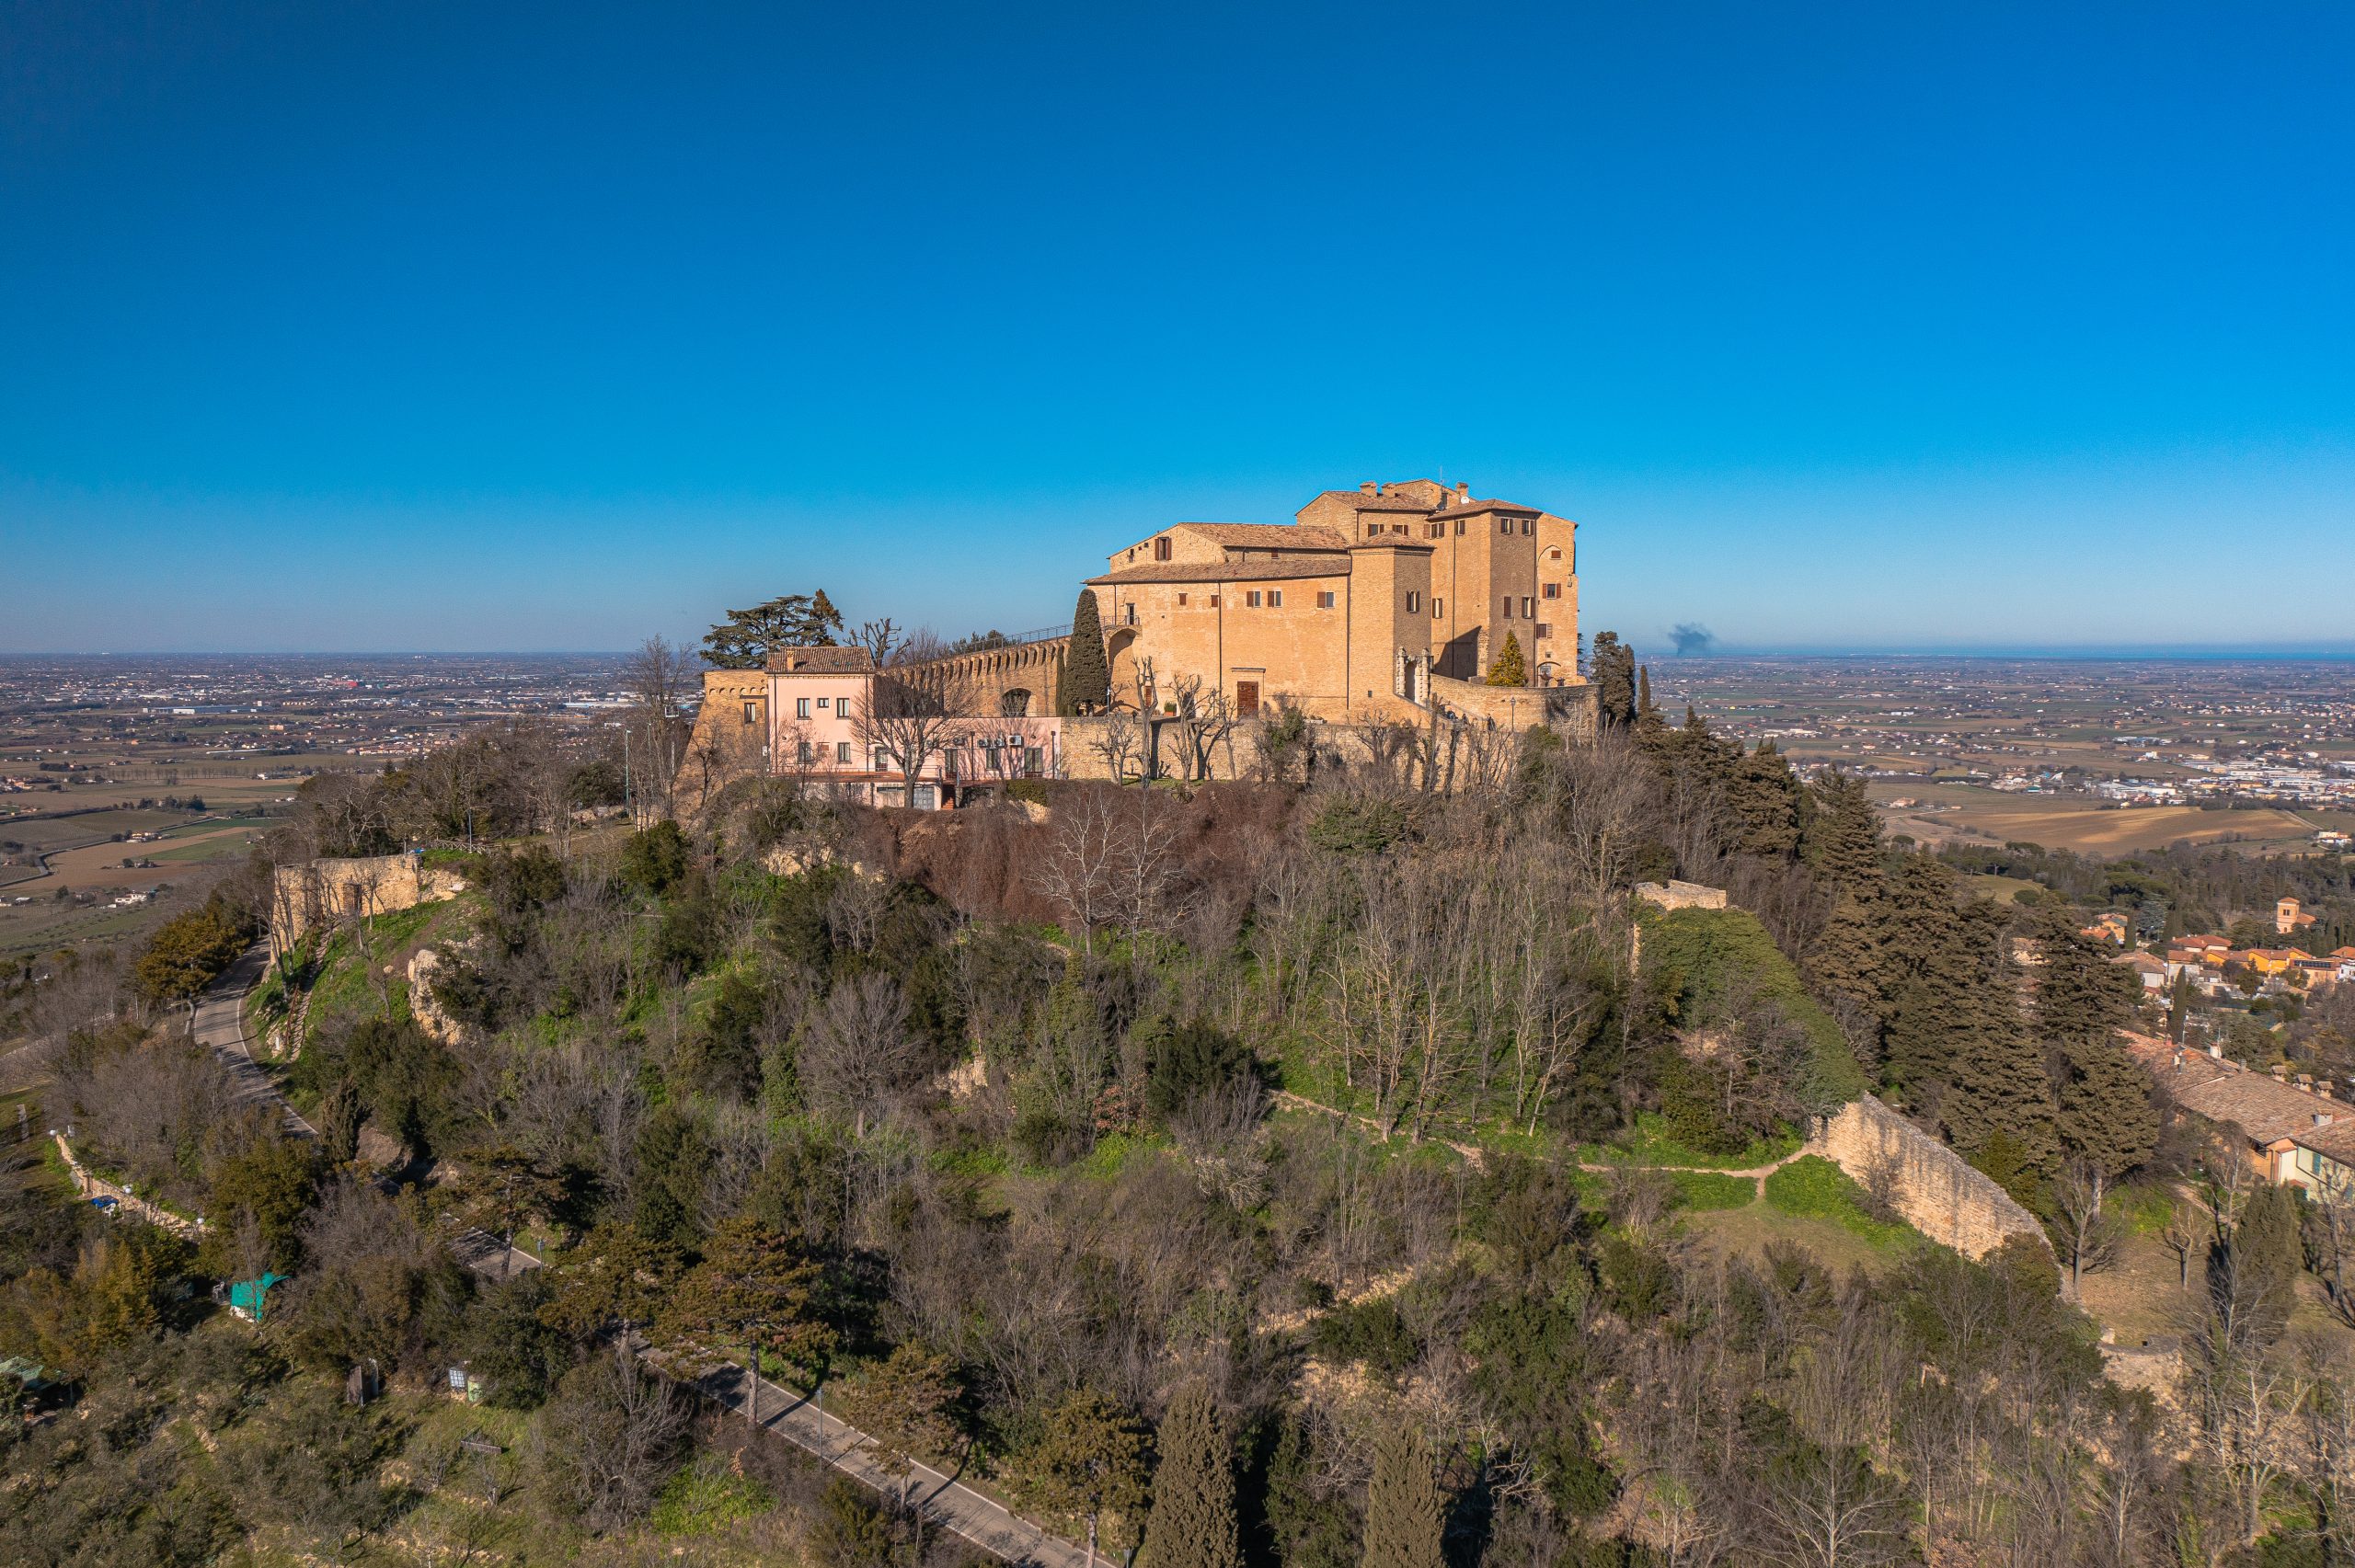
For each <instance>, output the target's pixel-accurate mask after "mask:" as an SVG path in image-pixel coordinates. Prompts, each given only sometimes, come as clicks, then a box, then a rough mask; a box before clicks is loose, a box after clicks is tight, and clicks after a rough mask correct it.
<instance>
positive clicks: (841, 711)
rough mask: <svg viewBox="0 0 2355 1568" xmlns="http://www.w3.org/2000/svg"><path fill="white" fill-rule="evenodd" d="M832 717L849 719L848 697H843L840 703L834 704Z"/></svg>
mask: <svg viewBox="0 0 2355 1568" xmlns="http://www.w3.org/2000/svg"><path fill="white" fill-rule="evenodd" d="M834 716H835V717H836V718H848V717H850V699H849V698H848V697H844V699H843V700H842V701H840V702H838V703H836V704H834Z"/></svg>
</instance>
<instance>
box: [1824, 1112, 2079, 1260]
mask: <svg viewBox="0 0 2355 1568" xmlns="http://www.w3.org/2000/svg"><path fill="white" fill-rule="evenodd" d="M1807 1146H1808V1151H1809V1153H1811V1154H1821V1155H1822V1156H1823V1157H1824V1158H1825V1159H1827V1160H1830V1161H1831V1162H1832V1163H1833V1164H1835V1165H1837V1166H1839V1167H1840V1168H1841V1169H1842V1170H1843V1171H1845V1172H1847V1173H1848V1174H1849V1175H1851V1176H1853V1177H1854V1178H1855V1180H1856V1181H1857V1182H1858V1183H1859V1184H1860V1185H1863V1186H1864V1187H1865V1189H1866V1190H1867V1191H1868V1192H1881V1193H1886V1195H1887V1196H1888V1197H1889V1200H1890V1204H1891V1206H1892V1207H1895V1208H1896V1210H1897V1212H1898V1213H1900V1214H1901V1215H1903V1216H1904V1217H1905V1220H1906V1222H1907V1223H1908V1224H1910V1225H1912V1226H1913V1229H1915V1230H1919V1231H1921V1232H1922V1234H1924V1236H1927V1237H1929V1238H1930V1240H1932V1241H1934V1242H1943V1243H1944V1244H1945V1245H1947V1246H1949V1247H1952V1248H1953V1249H1954V1250H1955V1251H1957V1252H1959V1253H1962V1254H1963V1255H1964V1256H1965V1257H1970V1258H1979V1257H1984V1256H1986V1255H1987V1254H1988V1253H1992V1252H1993V1251H1994V1250H1995V1249H1996V1248H1998V1247H2001V1246H2002V1245H2003V1244H2004V1243H2005V1242H2008V1241H2010V1240H2011V1239H2012V1238H2013V1237H2015V1236H2032V1237H2034V1238H2036V1240H2037V1242H2038V1243H2039V1245H2044V1244H2049V1243H2047V1242H2045V1237H2044V1227H2043V1226H2041V1225H2039V1224H2038V1223H2037V1221H2036V1216H2034V1215H2032V1214H2030V1213H2029V1212H2028V1210H2027V1209H2025V1208H2022V1207H2020V1206H2019V1205H2018V1204H2017V1203H2016V1202H2015V1201H2014V1200H2013V1198H2012V1196H2011V1194H2009V1193H2007V1192H2005V1190H2004V1189H2003V1188H2002V1187H1999V1186H1997V1185H1995V1184H1994V1182H1993V1181H1992V1180H1990V1179H1989V1178H1988V1177H1987V1176H1986V1175H1984V1174H1982V1173H1980V1172H1978V1171H1976V1170H1973V1169H1972V1168H1971V1166H1970V1163H1969V1162H1967V1161H1965V1160H1964V1159H1963V1157H1962V1156H1961V1155H1959V1154H1957V1153H1956V1152H1955V1151H1954V1150H1951V1149H1949V1148H1947V1146H1946V1145H1945V1144H1944V1143H1942V1142H1940V1141H1939V1140H1938V1139H1936V1138H1935V1137H1933V1136H1932V1135H1931V1134H1929V1133H1927V1132H1924V1131H1923V1130H1922V1129H1921V1128H1920V1127H1915V1126H1914V1125H1913V1123H1912V1122H1910V1121H1908V1120H1906V1119H1905V1118H1904V1117H1903V1116H1899V1115H1898V1114H1897V1113H1896V1112H1895V1111H1892V1110H1890V1108H1889V1107H1888V1106H1887V1105H1884V1104H1881V1103H1880V1102H1879V1101H1878V1100H1877V1099H1875V1098H1873V1097H1872V1096H1871V1095H1869V1094H1867V1095H1866V1096H1865V1097H1864V1098H1863V1099H1861V1100H1856V1101H1854V1102H1852V1103H1850V1104H1846V1105H1844V1106H1842V1107H1841V1108H1840V1110H1839V1111H1838V1112H1837V1113H1836V1114H1835V1115H1832V1116H1823V1117H1819V1118H1817V1120H1816V1123H1815V1130H1814V1134H1813V1136H1812V1137H1810V1138H1809V1139H1808V1145H1807Z"/></svg>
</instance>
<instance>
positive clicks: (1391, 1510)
mask: <svg viewBox="0 0 2355 1568" xmlns="http://www.w3.org/2000/svg"><path fill="white" fill-rule="evenodd" d="M1445 1525H1446V1505H1445V1503H1444V1502H1443V1500H1442V1498H1441V1496H1440V1491H1439V1473H1438V1467H1437V1465H1435V1464H1434V1463H1433V1461H1432V1457H1431V1449H1430V1444H1429V1443H1427V1442H1425V1441H1424V1440H1423V1435H1422V1434H1421V1433H1420V1432H1418V1431H1416V1430H1415V1429H1414V1428H1413V1427H1411V1426H1408V1425H1406V1424H1405V1423H1403V1422H1400V1423H1397V1424H1396V1425H1392V1426H1390V1427H1389V1428H1387V1429H1386V1430H1384V1433H1383V1434H1382V1438H1381V1441H1380V1442H1379V1443H1378V1444H1377V1445H1376V1446H1375V1448H1374V1450H1373V1481H1372V1482H1369V1483H1368V1485H1367V1487H1366V1494H1365V1557H1364V1560H1363V1561H1364V1565H1365V1568H1442V1565H1443V1564H1444V1562H1445V1561H1446V1559H1445V1557H1444V1556H1443V1554H1442V1550H1441V1541H1442V1536H1443V1534H1444V1533H1445Z"/></svg>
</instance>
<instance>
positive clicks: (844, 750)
mask: <svg viewBox="0 0 2355 1568" xmlns="http://www.w3.org/2000/svg"><path fill="white" fill-rule="evenodd" d="M834 761H837V762H840V763H841V764H842V765H843V766H844V767H845V768H847V767H849V766H850V742H849V741H847V740H837V741H835V742H834Z"/></svg>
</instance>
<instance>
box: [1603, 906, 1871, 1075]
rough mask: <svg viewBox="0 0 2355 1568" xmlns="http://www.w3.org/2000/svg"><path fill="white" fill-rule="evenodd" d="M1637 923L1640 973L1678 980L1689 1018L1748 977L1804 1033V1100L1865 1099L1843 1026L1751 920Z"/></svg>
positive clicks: (1649, 917) (1656, 918) (1692, 914)
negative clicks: (1806, 1069)
mask: <svg viewBox="0 0 2355 1568" xmlns="http://www.w3.org/2000/svg"><path fill="white" fill-rule="evenodd" d="M1637 919H1638V920H1639V921H1641V922H1642V925H1643V933H1644V956H1643V963H1644V969H1645V972H1646V973H1647V974H1650V975H1674V976H1676V977H1678V979H1679V984H1680V995H1681V999H1682V1001H1683V1004H1684V1007H1685V1010H1686V1012H1687V1013H1688V1015H1689V1014H1690V1013H1692V1012H1694V1011H1695V1010H1698V1009H1706V1007H1707V1005H1708V1004H1709V1002H1710V1001H1711V1000H1712V999H1714V998H1716V997H1717V996H1720V995H1722V994H1723V993H1724V992H1725V990H1726V989H1727V988H1728V987H1729V985H1730V984H1731V982H1732V980H1733V979H1734V978H1735V977H1736V976H1737V975H1745V976H1747V977H1749V978H1750V979H1751V980H1752V983H1754V984H1755V985H1756V986H1757V988H1758V990H1760V991H1761V992H1763V994H1764V995H1766V996H1768V997H1771V998H1773V999H1774V1000H1775V1001H1776V1002H1777V1003H1779V1004H1780V1005H1781V1007H1782V1009H1783V1011H1784V1012H1785V1013H1787V1014H1788V1015H1789V1016H1790V1018H1791V1021H1792V1022H1793V1023H1795V1024H1798V1026H1799V1027H1800V1028H1801V1029H1803V1030H1805V1031H1806V1032H1807V1037H1808V1042H1809V1057H1810V1061H1809V1082H1807V1083H1806V1084H1805V1085H1804V1086H1803V1088H1802V1093H1804V1095H1805V1097H1806V1098H1807V1099H1808V1100H1809V1102H1810V1103H1812V1104H1818V1105H1821V1106H1824V1107H1827V1108H1828V1107H1830V1106H1832V1105H1839V1104H1846V1103H1848V1102H1849V1101H1851V1100H1854V1099H1855V1098H1856V1097H1857V1096H1858V1095H1860V1094H1862V1093H1864V1092H1865V1088H1866V1084H1865V1074H1864V1070H1863V1069H1861V1068H1859V1067H1858V1066H1857V1065H1856V1059H1855V1054H1854V1053H1853V1052H1851V1051H1850V1050H1849V1049H1848V1041H1847V1038H1846V1036H1844V1035H1842V1034H1841V1032H1840V1025H1839V1024H1835V1023H1833V1022H1832V1014H1830V1013H1826V1012H1825V1011H1824V1010H1823V1008H1822V1007H1821V1004H1819V1003H1818V1002H1817V1001H1816V1000H1815V999H1814V998H1813V997H1811V996H1809V995H1808V993H1807V987H1806V986H1805V985H1803V984H1801V983H1800V980H1799V974H1798V970H1797V969H1795V968H1793V967H1791V961H1790V960H1789V959H1787V958H1786V957H1784V956H1783V954H1782V950H1781V949H1780V948H1778V947H1776V946H1775V939H1774V938H1773V937H1771V936H1769V935H1767V934H1766V928H1765V927H1764V926H1763V925H1761V924H1759V923H1758V917H1757V916H1756V915H1753V914H1752V913H1751V912H1750V911H1749V910H1732V909H1728V910H1671V911H1669V912H1667V913H1664V914H1663V913H1659V912H1657V911H1654V910H1650V909H1649V908H1648V907H1647V908H1645V909H1644V910H1639V911H1638V913H1637Z"/></svg>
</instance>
